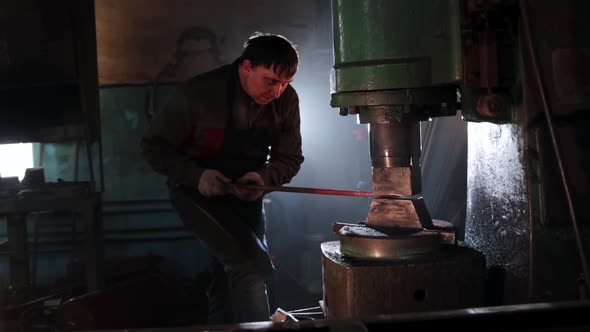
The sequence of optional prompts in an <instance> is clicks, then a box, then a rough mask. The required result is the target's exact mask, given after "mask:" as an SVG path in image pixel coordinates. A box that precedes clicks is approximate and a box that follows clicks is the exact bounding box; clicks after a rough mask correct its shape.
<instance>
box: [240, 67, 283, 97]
mask: <svg viewBox="0 0 590 332" xmlns="http://www.w3.org/2000/svg"><path fill="white" fill-rule="evenodd" d="M273 69H274V67H271V68H266V67H264V66H256V67H253V66H252V62H250V60H244V62H242V65H241V66H240V76H241V82H242V88H243V89H244V91H246V93H247V94H248V95H249V96H250V97H251V98H252V99H253V100H254V101H255V102H256V103H257V104H259V105H266V104H268V103H270V102H271V101H273V100H275V99H277V98H279V97H280V96H281V94H282V93H283V92H284V91H285V88H287V85H288V84H289V83H291V82H292V81H293V76H291V77H287V76H285V75H283V76H279V75H278V74H277V73H276V72H275V71H274V70H273Z"/></svg>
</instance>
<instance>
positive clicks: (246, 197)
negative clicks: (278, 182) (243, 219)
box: [233, 172, 264, 202]
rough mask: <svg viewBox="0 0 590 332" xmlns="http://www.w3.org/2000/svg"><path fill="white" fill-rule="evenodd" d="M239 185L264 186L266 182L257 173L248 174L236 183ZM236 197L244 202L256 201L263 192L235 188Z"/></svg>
mask: <svg viewBox="0 0 590 332" xmlns="http://www.w3.org/2000/svg"><path fill="white" fill-rule="evenodd" d="M236 182H237V183H243V184H252V185H258V186H264V180H262V177H260V174H258V173H256V172H248V173H246V174H244V175H243V176H242V177H241V178H239V179H238V181H236ZM233 192H234V195H236V197H238V198H239V199H241V200H243V201H250V202H252V201H255V200H257V199H258V198H259V197H260V196H262V193H263V192H262V190H251V189H243V188H239V187H234V190H233Z"/></svg>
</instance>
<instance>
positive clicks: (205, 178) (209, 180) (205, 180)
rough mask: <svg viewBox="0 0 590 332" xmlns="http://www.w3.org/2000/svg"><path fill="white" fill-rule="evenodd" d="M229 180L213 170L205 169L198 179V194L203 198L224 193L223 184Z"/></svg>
mask: <svg viewBox="0 0 590 332" xmlns="http://www.w3.org/2000/svg"><path fill="white" fill-rule="evenodd" d="M230 182H231V180H230V179H229V178H227V177H225V176H224V175H223V174H221V172H219V171H218V170H215V169H206V170H205V171H204V172H203V174H201V178H200V179H199V188H198V189H199V192H200V193H201V195H203V196H205V197H211V196H219V195H223V194H225V193H226V188H225V184H226V183H230Z"/></svg>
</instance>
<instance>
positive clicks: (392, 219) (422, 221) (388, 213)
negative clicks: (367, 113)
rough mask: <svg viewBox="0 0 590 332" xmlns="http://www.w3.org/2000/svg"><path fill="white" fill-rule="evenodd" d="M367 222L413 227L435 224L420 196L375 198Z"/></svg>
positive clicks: (379, 224)
mask: <svg viewBox="0 0 590 332" xmlns="http://www.w3.org/2000/svg"><path fill="white" fill-rule="evenodd" d="M367 224H369V225H372V226H384V227H398V228H400V227H401V228H413V229H423V228H430V227H432V226H433V225H432V219H431V217H430V213H429V212H428V208H427V207H426V204H425V203H424V200H423V198H422V197H420V196H412V197H408V198H404V199H380V198H375V199H373V201H371V206H370V207H369V214H368V216H367Z"/></svg>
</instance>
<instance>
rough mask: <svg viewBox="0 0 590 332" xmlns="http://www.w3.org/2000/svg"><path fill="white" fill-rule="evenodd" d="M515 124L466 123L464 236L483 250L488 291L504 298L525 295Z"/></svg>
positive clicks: (524, 219)
mask: <svg viewBox="0 0 590 332" xmlns="http://www.w3.org/2000/svg"><path fill="white" fill-rule="evenodd" d="M521 130H522V129H521V128H520V127H519V126H517V125H496V124H490V123H471V122H470V123H469V124H468V137H469V144H468V152H467V165H468V166H467V216H468V217H467V220H466V225H465V242H466V243H467V244H468V245H469V246H471V247H473V248H475V249H477V250H479V251H481V252H483V253H484V254H485V256H486V259H487V262H488V268H489V269H490V270H491V271H492V273H491V276H492V277H491V279H490V281H489V282H490V285H491V287H492V288H494V287H498V288H499V289H497V290H496V291H495V294H494V296H495V297H497V298H498V299H499V300H500V299H502V298H504V300H505V302H503V303H505V304H512V303H523V302H525V301H526V300H527V286H526V284H527V282H528V281H527V278H528V273H529V271H528V269H529V249H528V245H529V231H530V230H529V227H528V205H527V202H528V201H527V193H526V184H525V177H524V176H525V174H524V168H523V167H524V166H523V155H522V153H523V148H524V147H523V146H522V144H523V142H522V137H523V136H522V132H521Z"/></svg>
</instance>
